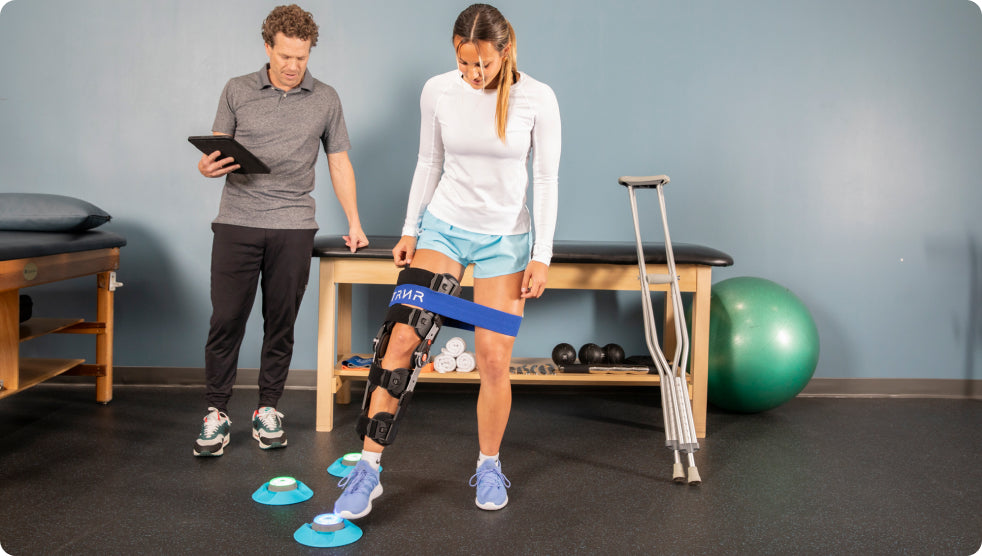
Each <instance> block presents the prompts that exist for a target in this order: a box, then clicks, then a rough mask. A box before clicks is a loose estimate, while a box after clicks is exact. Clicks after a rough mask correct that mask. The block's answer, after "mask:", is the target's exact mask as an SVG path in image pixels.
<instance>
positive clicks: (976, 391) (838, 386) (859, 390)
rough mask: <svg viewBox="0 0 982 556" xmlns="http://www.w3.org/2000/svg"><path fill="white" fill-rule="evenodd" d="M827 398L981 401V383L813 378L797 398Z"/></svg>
mask: <svg viewBox="0 0 982 556" xmlns="http://www.w3.org/2000/svg"><path fill="white" fill-rule="evenodd" d="M798 395H799V396H802V397H827V398H953V399H976V400H978V399H982V380H970V379H943V378H813V379H811V381H810V382H809V383H808V385H807V386H805V389H804V390H803V391H802V392H801V393H800V394H798Z"/></svg>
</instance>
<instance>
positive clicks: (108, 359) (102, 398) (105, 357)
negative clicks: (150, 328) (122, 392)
mask: <svg viewBox="0 0 982 556" xmlns="http://www.w3.org/2000/svg"><path fill="white" fill-rule="evenodd" d="M113 282H115V276H114V273H113V272H100V273H99V275H98V276H97V277H96V287H97V288H98V290H97V291H98V293H97V296H96V302H97V304H98V307H97V310H96V320H97V321H98V322H100V323H102V324H104V325H105V328H104V329H103V331H102V332H99V333H98V334H97V335H96V338H95V362H96V365H98V366H99V367H100V368H101V369H104V370H105V371H104V372H105V374H103V375H100V376H97V377H96V379H95V401H97V402H99V403H109V402H111V401H112V399H113V320H114V310H113V301H114V300H113V298H114V295H115V294H114V290H115V289H116V287H115V284H114V283H113Z"/></svg>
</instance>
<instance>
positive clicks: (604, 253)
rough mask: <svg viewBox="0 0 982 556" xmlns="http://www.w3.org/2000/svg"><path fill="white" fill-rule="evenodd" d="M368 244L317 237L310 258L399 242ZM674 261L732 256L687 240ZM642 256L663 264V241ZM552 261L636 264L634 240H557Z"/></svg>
mask: <svg viewBox="0 0 982 556" xmlns="http://www.w3.org/2000/svg"><path fill="white" fill-rule="evenodd" d="M368 241H369V244H368V247H363V248H362V249H359V250H358V251H357V252H356V253H352V252H351V251H350V250H349V249H348V247H347V246H345V244H344V239H343V238H342V237H340V236H318V237H316V238H315V239H314V253H313V256H314V257H361V258H368V259H391V258H392V248H393V247H395V246H396V243H398V242H399V238H398V237H396V236H374V237H370V238H368ZM672 247H673V249H674V251H675V262H676V264H699V265H707V266H731V265H732V264H733V257H731V256H729V255H727V254H726V253H724V252H722V251H719V250H718V249H713V248H711V247H705V246H703V245H694V244H691V243H672ZM644 259H645V262H646V263H648V264H665V246H664V244H663V243H645V244H644ZM552 262H554V263H593V264H630V265H635V264H638V254H637V246H636V245H635V244H634V243H616V242H572V241H557V242H554V243H553V245H552Z"/></svg>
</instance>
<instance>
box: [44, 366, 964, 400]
mask: <svg viewBox="0 0 982 556" xmlns="http://www.w3.org/2000/svg"><path fill="white" fill-rule="evenodd" d="M113 374H114V376H113V382H114V384H118V385H134V386H135V385H142V386H204V383H205V370H204V369H203V368H200V367H198V368H194V367H190V368H189V367H116V368H115V369H114V373H113ZM54 380H57V381H59V382H62V381H63V382H79V381H91V380H92V379H91V378H88V377H58V378H56V379H54ZM258 380H259V370H258V369H239V373H238V376H237V379H236V383H235V385H236V387H237V388H258V386H257V382H258ZM286 387H287V388H293V389H302V390H314V389H316V388H317V371H315V370H313V369H294V370H291V371H290V375H289V377H288V378H287V381H286ZM556 387H557V388H564V387H563V386H561V385H560V384H557V385H556ZM536 388H542V386H536ZM799 396H802V397H816V398H818V397H828V398H952V399H982V380H971V379H936V378H813V379H811V381H810V382H809V383H808V385H807V386H805V389H804V390H803V391H802V392H801V393H800V394H799Z"/></svg>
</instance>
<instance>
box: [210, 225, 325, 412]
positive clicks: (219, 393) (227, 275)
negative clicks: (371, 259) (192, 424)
mask: <svg viewBox="0 0 982 556" xmlns="http://www.w3.org/2000/svg"><path fill="white" fill-rule="evenodd" d="M211 229H212V231H213V232H214V239H213V242H212V248H211V305H212V315H211V328H210V330H209V331H208V342H207V344H205V379H206V383H207V389H206V392H205V399H206V401H207V402H208V405H209V406H211V407H214V408H216V409H218V410H219V411H221V412H223V413H226V414H228V400H229V398H230V397H231V396H232V386H233V385H234V384H235V375H236V371H237V367H238V361H239V348H240V347H241V345H242V338H243V336H244V335H245V327H246V321H247V320H248V319H249V313H250V312H251V311H252V305H253V302H254V301H255V299H256V287H257V285H260V286H261V287H262V291H263V295H262V311H263V322H264V324H263V347H262V354H261V358H260V363H259V364H260V367H259V406H260V407H261V406H270V407H276V402H278V401H279V399H280V396H282V395H283V386H284V385H285V384H286V376H287V373H288V372H289V370H290V360H291V359H292V357H293V328H294V324H295V323H296V320H297V312H298V311H299V310H300V301H301V300H302V299H303V293H304V289H305V288H306V287H307V278H308V277H309V275H310V259H311V256H312V254H313V246H314V234H315V233H316V232H317V230H314V229H309V230H273V229H265V228H247V227H243V226H231V225H228V224H212V226H211Z"/></svg>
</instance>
